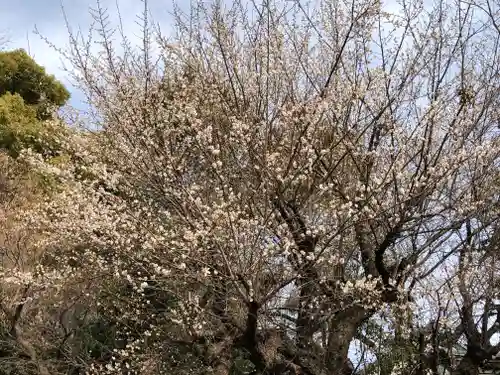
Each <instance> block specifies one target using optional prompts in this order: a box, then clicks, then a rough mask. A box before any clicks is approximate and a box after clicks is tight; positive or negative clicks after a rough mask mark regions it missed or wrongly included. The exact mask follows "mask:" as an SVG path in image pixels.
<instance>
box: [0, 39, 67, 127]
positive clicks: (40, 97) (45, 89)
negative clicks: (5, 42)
mask: <svg viewBox="0 0 500 375" xmlns="http://www.w3.org/2000/svg"><path fill="white" fill-rule="evenodd" d="M8 92H10V93H11V94H16V93H17V94H19V95H20V96H21V97H22V98H23V100H24V102H25V103H26V104H28V105H30V106H33V107H34V108H36V113H37V117H38V118H40V119H45V118H48V117H50V116H49V115H48V110H49V109H50V107H53V106H55V107H60V106H62V105H64V104H65V103H66V102H67V100H68V99H69V97H70V95H69V92H68V90H66V88H65V87H64V86H63V85H62V83H60V82H59V81H57V80H56V79H55V77H54V76H53V75H49V74H47V73H46V72H45V69H44V68H43V67H42V66H40V65H38V64H37V63H36V62H35V61H34V60H33V59H32V58H31V57H30V56H29V55H28V54H27V53H26V52H25V51H24V50H23V49H16V50H14V51H8V52H0V95H3V94H5V93H8Z"/></svg>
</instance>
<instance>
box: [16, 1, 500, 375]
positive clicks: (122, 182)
mask: <svg viewBox="0 0 500 375" xmlns="http://www.w3.org/2000/svg"><path fill="white" fill-rule="evenodd" d="M98 5H99V4H98ZM190 12H191V13H190V14H188V15H186V14H184V13H182V12H181V11H180V10H179V9H176V12H175V20H176V24H175V26H176V28H175V30H176V33H174V37H172V38H170V39H169V38H167V37H166V36H165V35H162V33H161V32H160V30H159V29H158V28H157V27H153V26H150V25H151V23H150V18H149V15H148V11H147V3H146V8H145V11H144V14H143V15H142V20H143V37H142V41H143V44H142V45H141V48H140V49H139V50H136V49H134V48H133V47H131V46H130V44H128V43H124V44H123V46H122V47H123V49H124V50H125V52H124V53H118V52H117V51H116V50H115V46H114V44H113V43H114V42H113V39H112V37H111V36H112V30H111V29H110V28H109V25H108V24H107V17H106V11H105V10H103V9H102V8H100V6H99V7H98V9H97V11H96V13H95V14H94V16H95V19H96V24H97V25H99V27H98V28H97V29H96V30H97V33H98V34H99V36H100V39H101V41H102V44H101V46H102V48H103V50H102V51H101V52H99V53H93V52H92V48H90V47H89V46H90V45H89V44H86V43H87V42H86V41H83V40H81V39H79V38H77V36H75V35H71V39H70V40H71V42H72V47H71V49H70V50H69V51H66V52H64V51H63V53H65V56H66V58H68V59H69V60H70V61H71V63H72V65H73V68H74V69H75V70H74V71H72V72H73V75H74V78H75V79H76V81H77V82H79V83H80V85H81V87H82V89H84V90H85V93H86V94H87V96H88V99H89V101H90V103H91V104H92V106H93V110H94V111H95V114H96V116H95V123H94V127H95V126H97V127H98V129H99V131H98V132H97V134H96V136H95V137H84V136H81V135H78V136H77V135H75V136H74V137H73V138H69V139H68V141H67V145H66V147H67V150H66V152H68V153H70V154H71V155H72V156H73V157H72V158H71V160H72V161H71V162H70V163H68V165H67V166H65V167H64V168H60V169H57V170H55V169H54V168H53V167H50V168H45V165H44V162H43V160H41V159H36V158H35V157H34V156H33V155H31V156H30V155H28V154H27V155H25V157H26V158H27V159H30V158H31V160H32V161H33V163H34V164H35V165H36V166H37V167H39V168H41V169H42V170H45V171H46V173H49V174H57V178H58V179H59V180H60V183H61V186H63V187H64V188H63V189H61V192H60V194H58V195H57V196H55V197H54V198H53V199H51V200H48V201H47V202H44V203H43V204H41V205H40V206H39V207H38V208H37V210H36V211H34V212H32V211H30V212H29V213H27V215H26V216H27V219H26V220H27V222H28V223H29V225H30V226H32V227H37V228H40V229H42V230H43V231H44V236H43V239H42V240H41V241H40V243H39V244H38V246H40V247H43V248H45V249H50V251H49V250H47V251H46V258H45V259H44V260H43V262H44V263H43V267H40V271H39V273H37V275H36V277H38V278H42V279H43V278H44V275H45V274H46V273H47V274H50V272H60V273H61V272H62V273H63V274H64V278H63V281H62V283H61V278H59V279H57V283H59V284H58V285H59V288H62V290H64V288H65V285H72V287H74V285H76V284H78V285H84V286H85V290H86V294H85V295H83V296H82V297H81V300H80V305H82V306H84V307H85V308H87V309H88V311H91V312H92V314H97V313H99V314H101V315H103V316H106V317H108V319H109V320H112V321H113V322H114V323H113V324H115V327H117V331H116V332H117V333H116V340H115V341H114V344H113V345H115V347H114V348H113V349H114V351H113V353H112V355H111V354H110V355H109V357H106V360H105V361H104V362H103V361H95V362H94V363H92V366H90V364H88V363H87V364H88V367H87V371H88V373H99V374H104V373H122V372H123V371H125V372H127V371H128V372H133V371H135V373H141V374H148V373H151V374H153V373H155V374H156V373H169V372H168V371H167V369H166V368H165V366H166V365H165V363H166V362H167V361H166V360H165V357H164V353H165V352H166V351H167V349H168V347H169V346H171V345H172V344H173V343H174V342H175V343H177V344H180V343H182V345H184V346H185V347H188V348H190V350H191V352H196V353H198V358H199V360H201V362H202V364H203V366H205V368H210V369H211V370H207V371H211V372H212V373H217V374H229V373H247V374H249V373H255V374H308V375H320V374H325V375H326V374H351V373H354V372H356V371H360V370H359V369H358V370H357V369H354V368H353V364H352V363H351V362H350V361H349V359H348V354H349V347H350V346H351V347H352V344H353V342H354V341H355V340H359V341H358V342H360V343H361V344H360V345H365V346H366V347H367V348H368V350H375V351H374V353H379V354H380V351H377V350H376V348H374V347H371V348H370V345H369V343H370V340H369V332H368V331H367V330H366V327H367V326H368V325H369V324H372V323H374V322H380V321H382V323H380V324H382V325H385V326H387V325H388V324H389V322H391V324H392V327H393V329H395V331H394V330H393V331H391V332H395V333H394V334H395V335H396V336H397V338H398V340H399V341H398V340H395V341H394V342H396V344H397V343H398V342H403V341H404V342H411V340H412V337H414V336H415V332H417V337H422V340H423V341H422V342H421V344H422V345H421V346H420V347H417V349H416V350H415V353H410V352H408V353H407V354H408V356H406V357H405V358H404V359H403V360H401V361H399V362H398V361H392V364H391V365H390V366H389V367H388V372H387V373H389V374H390V373H410V372H411V371H413V370H414V369H417V370H418V371H420V373H422V374H423V373H427V371H432V370H434V371H437V370H436V369H437V366H438V365H441V362H439V349H440V346H439V345H441V344H439V345H438V344H437V342H438V340H437V338H436V339H434V341H432V338H431V337H430V336H432V335H430V336H429V335H428V336H426V335H425V334H424V333H423V332H425V331H423V330H420V331H418V329H417V328H416V326H417V324H422V323H428V322H431V323H432V322H433V324H434V325H432V324H431V325H430V326H429V327H431V326H432V327H441V326H440V324H443V323H442V322H443V321H444V315H443V314H448V315H449V316H448V317H447V319H448V320H449V323H448V324H449V326H450V327H451V328H450V331H454V330H455V329H456V332H457V335H455V336H456V337H455V336H453V335H449V336H450V337H448V341H450V340H451V341H452V344H456V343H457V341H459V340H465V342H466V343H467V345H468V346H467V353H466V354H465V356H464V357H463V358H462V359H459V360H457V361H456V363H454V364H452V363H451V362H449V365H448V367H447V370H448V371H450V372H451V373H453V374H476V373H477V371H478V370H479V368H480V366H482V365H483V364H484V363H486V362H487V361H488V360H491V359H492V358H493V356H494V355H495V354H497V353H498V352H500V347H499V346H498V345H496V344H495V343H494V342H493V341H491V342H490V339H491V338H492V337H493V336H494V335H496V334H497V330H498V326H497V325H494V324H492V322H491V321H490V318H489V316H490V315H491V312H495V311H496V310H495V309H496V308H497V305H496V304H495V300H496V298H497V294H498V282H497V281H496V280H497V278H498V272H497V267H498V261H497V253H498V250H497V240H496V238H497V233H498V230H497V225H498V213H499V201H498V178H499V170H498V155H499V151H500V148H499V146H500V143H499V142H500V139H499V137H498V120H499V115H500V113H499V110H498V109H499V104H500V92H499V91H498V87H499V86H500V75H499V68H500V64H499V55H498V46H499V41H500V39H499V36H500V34H499V32H498V30H497V28H496V27H495V25H496V24H497V22H498V15H497V13H495V10H494V9H492V7H491V6H490V7H487V6H485V5H484V4H480V3H472V2H465V1H460V0H459V1H447V0H438V1H434V2H432V3H430V4H428V3H427V2H426V3H425V6H424V3H423V2H420V1H405V2H402V3H401V4H399V5H394V6H392V5H391V6H390V7H389V6H387V5H384V4H381V3H380V2H379V1H378V0H361V1H360V0H352V1H351V0H349V1H342V2H341V1H335V0H324V1H320V2H318V3H317V4H312V5H311V4H309V5H306V4H305V3H304V2H301V1H291V2H280V1H265V2H263V3H262V4H258V3H256V2H253V1H250V2H248V3H244V2H242V1H235V2H233V3H232V5H231V6H230V7H226V8H225V6H224V4H222V3H221V2H219V1H215V2H214V3H213V4H211V5H210V6H209V5H206V4H205V3H204V2H201V1H200V2H195V3H194V4H192V7H191V9H190ZM118 30H121V29H120V28H118ZM125 42H127V40H125ZM48 280H49V281H47V283H50V282H52V281H51V280H55V278H49V279H48ZM54 282H55V281H54ZM436 301H438V302H436ZM422 306H425V307H427V308H428V310H427V312H426V314H423V315H422V313H421V309H422ZM480 308H483V310H484V314H483V315H484V316H485V318H483V319H482V323H480V324H478V323H477V321H476V319H475V317H474V316H475V314H477V311H478V309H480ZM419 313H420V315H419ZM384 322H385V323H384ZM394 327H395V328H394ZM418 332H421V334H418ZM432 332H437V329H434V331H432ZM412 335H413V336H412ZM419 335H420V336H419ZM434 336H435V335H434ZM451 336H453V337H451ZM429 340H430V341H429ZM440 340H441V339H440ZM443 340H444V339H442V341H443ZM417 341H418V340H417ZM443 342H444V341H443ZM372 344H373V342H372ZM432 344H434V346H433V345H432ZM443 345H444V344H442V345H441V346H443ZM443 347H444V346H443ZM429 348H431V349H429ZM441 358H442V356H441ZM376 359H380V358H377V357H376ZM162 366H163V367H162ZM375 367H376V366H375ZM191 370H192V371H196V369H191ZM368 370H369V366H365V371H368ZM169 371H172V370H169Z"/></svg>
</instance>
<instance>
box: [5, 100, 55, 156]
mask: <svg viewBox="0 0 500 375" xmlns="http://www.w3.org/2000/svg"><path fill="white" fill-rule="evenodd" d="M56 128H57V129H56ZM62 131H63V129H62V128H61V127H60V126H57V125H54V124H53V123H51V124H49V123H47V122H42V121H40V120H39V119H38V118H37V114H36V110H35V109H34V108H33V107H31V106H29V105H26V103H25V102H24V100H23V98H22V97H21V96H20V95H19V94H11V93H6V94H4V95H3V96H1V97H0V148H2V149H5V150H6V151H7V152H8V153H9V154H10V155H11V156H13V157H17V156H19V153H20V151H21V150H22V149H24V148H31V149H32V150H33V151H35V152H38V153H41V154H42V155H44V156H46V157H54V156H57V155H58V153H59V150H60V147H59V142H58V140H57V139H58V134H57V133H58V132H62Z"/></svg>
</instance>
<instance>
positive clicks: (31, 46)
mask: <svg viewBox="0 0 500 375" xmlns="http://www.w3.org/2000/svg"><path fill="white" fill-rule="evenodd" d="M95 4H96V2H95V0H19V1H12V0H0V9H1V12H0V36H1V35H4V36H6V37H7V39H8V42H7V43H6V44H4V45H2V46H0V48H3V49H9V50H10V49H15V48H24V49H26V50H27V51H28V50H29V53H30V54H31V56H32V57H33V58H34V59H35V60H36V61H37V62H38V63H39V64H40V65H43V66H44V67H45V68H46V70H47V71H48V72H49V73H51V74H54V75H55V76H56V77H57V78H58V79H59V80H61V81H62V82H63V83H64V84H65V85H66V87H67V88H68V89H69V90H70V91H71V93H72V98H71V101H70V104H72V105H73V106H75V107H76V108H84V107H85V106H84V105H83V104H82V101H83V96H82V95H81V94H80V93H79V92H78V91H77V90H75V89H74V88H73V87H72V86H71V82H70V81H69V79H68V77H67V74H66V73H65V72H64V71H63V70H62V64H61V59H60V58H61V57H60V55H59V54H58V53H57V52H56V51H54V50H52V49H51V48H50V47H49V46H48V45H47V44H46V42H45V41H43V40H42V39H41V38H40V36H38V35H37V34H35V33H34V30H35V27H36V28H37V30H38V31H39V32H40V34H42V35H43V36H44V37H46V38H47V39H48V40H49V41H50V42H51V43H53V44H54V45H56V46H57V47H61V48H64V47H65V46H67V44H68V33H67V30H66V26H65V21H64V15H63V8H64V12H65V13H66V16H67V18H68V21H69V24H70V25H71V28H72V29H73V30H74V31H76V30H78V29H79V28H80V29H82V30H83V31H84V32H85V31H86V30H88V27H89V25H90V23H91V21H92V18H91V16H90V14H89V7H90V6H91V7H95ZM117 4H118V6H119V8H120V13H121V16H122V19H123V21H124V24H125V26H126V28H127V30H126V32H127V33H129V34H130V35H129V36H133V35H134V34H135V35H137V34H136V30H137V29H136V25H135V21H137V15H138V14H140V13H141V10H142V9H143V4H142V2H141V1H140V0H101V5H102V6H103V7H105V8H108V9H109V13H110V20H111V22H112V23H113V24H115V22H114V21H117V16H116V14H117V12H116V6H117ZM149 6H150V8H151V12H152V14H153V15H154V20H155V21H157V22H159V23H160V24H161V26H162V29H165V28H166V27H168V24H169V20H170V19H171V18H170V15H169V12H170V11H171V9H172V6H171V1H169V0H167V1H165V0H149Z"/></svg>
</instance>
